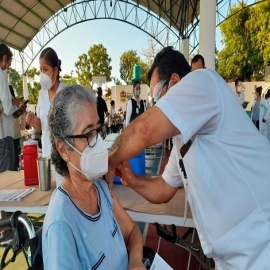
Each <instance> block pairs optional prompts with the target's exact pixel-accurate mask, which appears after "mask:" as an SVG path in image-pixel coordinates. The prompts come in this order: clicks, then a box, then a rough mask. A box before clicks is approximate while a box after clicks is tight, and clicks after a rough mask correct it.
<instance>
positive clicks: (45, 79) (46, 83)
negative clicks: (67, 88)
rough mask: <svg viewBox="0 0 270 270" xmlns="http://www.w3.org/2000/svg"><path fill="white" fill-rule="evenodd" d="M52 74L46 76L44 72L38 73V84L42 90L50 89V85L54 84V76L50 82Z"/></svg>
mask: <svg viewBox="0 0 270 270" xmlns="http://www.w3.org/2000/svg"><path fill="white" fill-rule="evenodd" d="M52 75H53V73H52ZM52 75H51V76H48V75H47V74H45V73H41V74H40V79H39V81H40V85H41V89H42V90H45V91H49V90H50V89H51V87H52V86H53V85H54V83H55V81H56V78H55V80H54V82H52V80H51V77H52Z"/></svg>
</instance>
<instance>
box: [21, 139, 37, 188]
mask: <svg viewBox="0 0 270 270" xmlns="http://www.w3.org/2000/svg"><path fill="white" fill-rule="evenodd" d="M37 158H38V142H37V141H25V142H23V161H24V184H25V185H26V186H32V185H38V169H37Z"/></svg>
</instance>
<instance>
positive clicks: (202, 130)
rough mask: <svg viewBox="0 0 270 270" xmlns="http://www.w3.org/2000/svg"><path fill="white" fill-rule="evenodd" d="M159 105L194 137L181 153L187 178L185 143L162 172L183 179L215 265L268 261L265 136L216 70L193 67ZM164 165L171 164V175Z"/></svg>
mask: <svg viewBox="0 0 270 270" xmlns="http://www.w3.org/2000/svg"><path fill="white" fill-rule="evenodd" d="M156 106H158V107H159V108H160V109H161V110H162V111H163V113H164V114H165V115H166V116H167V117H168V119H170V121H171V122H172V123H173V124H174V125H175V126H176V127H177V128H178V130H179V131H181V133H182V138H183V142H184V143H187V142H188V140H189V139H191V138H192V136H194V137H193V138H195V139H194V141H193V144H192V146H191V147H190V149H189V151H188V152H187V153H186V155H185V157H184V158H183V163H184V166H185V170H186V173H187V179H185V178H184V176H183V173H182V172H181V169H180V167H179V165H178V163H179V160H180V159H182V157H181V155H180V151H179V150H180V144H178V145H174V147H173V149H174V150H173V152H172V154H171V157H170V159H169V163H168V165H167V166H166V169H165V173H164V175H163V176H164V178H165V181H166V182H167V183H168V184H170V185H172V186H175V187H177V186H179V185H181V183H182V181H183V183H184V187H185V190H186V193H187V197H188V201H189V204H190V207H191V210H192V214H193V218H194V222H195V225H196V228H197V230H198V233H199V236H200V240H201V244H202V247H203V250H204V253H205V254H206V255H208V256H209V257H212V258H214V260H215V262H216V267H217V269H245V270H246V269H267V267H269V254H270V225H269V224H270V200H269V198H270V177H269V164H270V145H269V143H268V140H267V139H266V138H265V137H263V136H261V135H260V134H259V132H258V130H257V129H256V127H255V125H254V124H253V123H252V121H250V118H249V117H248V116H247V114H246V112H245V111H244V110H243V109H242V107H241V106H239V103H238V100H237V99H236V98H235V96H234V93H233V92H232V91H231V90H230V88H229V87H228V85H227V83H226V82H225V81H224V80H223V79H222V78H221V77H220V76H219V75H218V74H217V73H216V72H214V71H211V70H206V69H198V70H196V71H193V72H191V73H190V74H188V75H187V76H185V77H184V78H183V79H182V80H181V81H180V82H179V83H178V84H176V85H175V86H174V87H172V88H171V89H170V90H169V91H168V93H167V94H166V95H165V96H164V97H162V99H160V100H159V101H158V102H157V104H156ZM175 140H178V142H179V140H181V139H175ZM167 167H168V168H167ZM176 168H178V172H179V176H178V179H177V171H176ZM166 171H167V172H168V171H172V172H174V173H173V175H172V177H171V178H170V174H168V173H167V172H166Z"/></svg>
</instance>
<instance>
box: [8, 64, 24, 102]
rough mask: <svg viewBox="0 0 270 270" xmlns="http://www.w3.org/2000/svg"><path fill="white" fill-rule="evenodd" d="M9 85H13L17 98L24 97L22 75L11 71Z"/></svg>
mask: <svg viewBox="0 0 270 270" xmlns="http://www.w3.org/2000/svg"><path fill="white" fill-rule="evenodd" d="M8 72H9V83H10V84H11V85H12V87H13V89H14V92H15V95H16V97H23V81H22V77H21V75H20V74H19V73H18V72H17V71H16V70H15V69H13V68H10V69H9V71H8Z"/></svg>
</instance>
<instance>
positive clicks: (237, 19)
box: [218, 1, 270, 81]
mask: <svg viewBox="0 0 270 270" xmlns="http://www.w3.org/2000/svg"><path fill="white" fill-rule="evenodd" d="M269 11H270V3H269V1H266V2H265V3H264V4H260V5H259V4H257V5H256V6H254V7H250V8H247V9H244V10H242V6H240V5H239V6H234V7H233V8H232V9H231V11H230V14H229V15H232V14H234V13H235V15H233V16H232V17H231V18H229V19H227V20H226V21H225V22H223V23H222V24H221V26H220V30H221V34H222V37H223V39H222V43H223V44H224V49H222V50H221V51H220V52H219V53H218V72H219V73H220V74H221V76H223V77H224V79H225V80H227V81H231V80H234V79H235V78H236V77H240V78H241V79H242V80H262V79H263V77H264V66H265V65H266V63H267V62H268V61H269V59H270V48H269V45H270V28H269V19H270V15H269Z"/></svg>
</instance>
